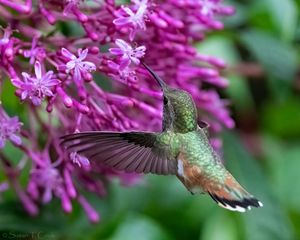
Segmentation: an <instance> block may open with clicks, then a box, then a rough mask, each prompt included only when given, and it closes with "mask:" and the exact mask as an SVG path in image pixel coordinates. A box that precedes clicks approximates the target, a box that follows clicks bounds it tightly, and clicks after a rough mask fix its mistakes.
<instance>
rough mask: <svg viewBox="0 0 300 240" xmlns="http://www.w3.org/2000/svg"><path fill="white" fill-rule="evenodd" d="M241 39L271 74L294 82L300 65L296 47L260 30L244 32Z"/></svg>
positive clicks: (288, 81) (289, 82)
mask: <svg viewBox="0 0 300 240" xmlns="http://www.w3.org/2000/svg"><path fill="white" fill-rule="evenodd" d="M241 40H242V43H243V44H244V45H245V46H246V47H247V48H248V49H249V50H250V52H251V53H252V55H253V57H255V58H256V59H257V60H258V61H259V62H260V63H261V64H262V65H263V67H264V68H265V70H266V71H267V73H268V74H270V76H273V77H275V78H277V79H279V80H285V82H286V83H288V84H289V85H290V84H291V83H292V82H293V80H294V77H295V74H296V71H297V67H298V61H297V53H296V51H295V49H293V48H292V47H291V46H289V45H287V44H285V43H284V42H282V41H280V40H279V39H277V38H276V37H274V36H272V35H271V34H269V33H266V32H262V31H259V30H250V31H246V32H243V33H242V34H241Z"/></svg>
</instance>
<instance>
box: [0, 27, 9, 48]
mask: <svg viewBox="0 0 300 240" xmlns="http://www.w3.org/2000/svg"><path fill="white" fill-rule="evenodd" d="M11 34H12V30H11V29H10V28H9V27H8V28H6V29H4V33H3V37H2V38H1V39H0V46H3V45H6V44H8V42H9V38H10V36H11Z"/></svg>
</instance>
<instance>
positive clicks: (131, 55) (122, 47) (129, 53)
mask: <svg viewBox="0 0 300 240" xmlns="http://www.w3.org/2000/svg"><path fill="white" fill-rule="evenodd" d="M115 43H116V45H117V46H118V47H119V48H110V49H109V52H110V53H111V54H113V55H116V56H121V63H120V69H121V70H122V69H125V68H126V67H128V66H129V64H130V63H131V62H133V63H134V64H136V65H138V64H140V60H139V59H140V58H141V57H143V56H144V55H145V51H146V47H145V46H139V47H137V48H132V47H131V46H130V45H129V44H128V43H127V42H125V41H124V40H122V39H117V40H116V42H115Z"/></svg>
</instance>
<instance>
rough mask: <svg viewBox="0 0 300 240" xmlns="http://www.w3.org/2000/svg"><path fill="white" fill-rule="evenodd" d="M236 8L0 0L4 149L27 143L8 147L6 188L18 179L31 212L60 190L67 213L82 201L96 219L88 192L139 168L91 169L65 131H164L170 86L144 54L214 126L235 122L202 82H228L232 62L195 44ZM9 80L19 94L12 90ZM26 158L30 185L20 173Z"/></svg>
mask: <svg viewBox="0 0 300 240" xmlns="http://www.w3.org/2000/svg"><path fill="white" fill-rule="evenodd" d="M118 2H119V1H118ZM12 10H13V11H12ZM233 12H234V10H233V9H232V8H231V7H226V6H224V5H223V3H222V1H221V0H166V1H160V0H131V2H130V3H127V4H126V5H125V1H124V5H122V4H117V3H116V1H114V0H104V1H96V0H95V1H88V0H86V1H84V0H62V1H61V0H49V1H44V0H36V1H32V0H25V1H23V3H20V1H19V0H11V1H7V0H0V18H1V19H2V21H1V22H2V23H4V22H6V23H7V25H5V26H2V27H1V29H0V94H1V99H2V98H3V101H2V102H1V104H0V149H3V148H5V146H6V145H7V144H12V145H13V146H14V147H15V148H18V149H19V150H20V151H21V152H22V157H21V158H20V159H14V160H13V161H12V158H15V155H14V154H10V152H9V151H3V152H0V160H1V163H2V165H1V166H2V167H1V169H3V171H4V173H5V174H6V177H7V179H6V180H5V181H2V182H1V183H0V193H1V192H4V191H6V190H7V188H8V186H11V187H12V188H14V189H15V191H16V193H17V195H18V197H19V198H20V201H21V202H22V204H23V205H24V207H25V209H26V210H27V211H28V213H30V214H32V215H35V214H37V213H38V211H39V205H40V204H46V203H48V202H49V201H51V200H52V199H53V198H54V197H55V198H58V199H60V200H61V205H62V208H63V210H64V211H65V212H71V211H72V202H73V201H78V202H79V203H80V204H81V205H82V207H83V209H84V210H85V211H86V213H87V216H88V218H89V219H90V220H91V221H92V222H97V221H98V220H99V213H97V212H96V211H95V210H94V208H93V207H92V206H91V205H90V203H89V201H88V199H87V198H86V197H85V193H86V191H90V192H93V193H95V194H97V195H99V196H101V197H103V196H104V195H105V194H106V190H105V189H106V185H107V184H108V183H109V181H108V180H109V179H111V178H112V177H117V178H119V179H120V181H121V183H122V184H132V183H135V182H136V180H137V178H138V177H139V176H137V175H135V174H125V173H123V172H118V171H115V170H113V169H108V168H104V167H103V166H96V167H92V168H91V167H90V162H89V160H88V159H86V158H84V157H82V156H80V155H78V154H77V153H71V154H68V153H66V152H65V151H64V149H62V148H61V146H60V140H59V138H60V136H62V135H64V134H67V133H73V132H78V131H84V130H114V131H130V130H154V131H158V130H160V128H161V118H162V111H161V109H162V107H161V97H162V96H161V92H160V91H159V89H158V86H156V84H155V81H154V80H153V79H152V78H151V77H150V76H149V74H148V73H147V71H146V70H145V69H144V68H143V67H142V66H141V65H140V61H141V58H143V61H145V62H146V63H147V64H148V65H149V66H151V68H153V69H154V71H156V72H157V73H158V75H160V77H162V78H163V79H164V80H165V81H166V82H167V83H168V84H170V85H171V86H173V87H179V88H182V89H185V90H187V91H189V92H190V93H191V94H192V96H193V98H194V99H195V102H196V104H197V107H198V108H199V109H200V110H201V119H203V120H205V121H207V122H209V123H210V125H211V128H212V131H214V132H219V131H220V130H221V129H222V128H223V127H224V126H225V127H227V128H232V127H233V126H234V122H233V120H232V119H231V118H230V115H229V112H228V110H227V108H226V101H224V100H222V99H221V98H220V96H219V95H218V93H217V91H216V90H215V88H210V89H208V88H207V87H205V88H204V87H203V85H204V84H205V85H207V84H208V85H211V86H215V87H219V88H224V87H226V86H227V81H226V80H225V79H223V78H222V77H221V76H220V71H219V70H220V69H222V68H224V67H225V66H226V65H225V63H224V62H223V61H222V60H221V59H218V58H215V57H212V56H207V55H203V54H201V53H199V52H197V50H196V49H195V48H194V47H193V45H194V43H196V42H199V41H202V40H203V39H204V37H205V33H206V32H209V31H213V30H219V29H222V28H223V24H222V22H220V20H219V19H220V17H221V16H226V15H231V14H233ZM24 19H28V21H24ZM74 26H76V27H75V28H74ZM74 32H75V33H74ZM107 78H109V79H111V83H112V85H110V84H107V80H106V79H107ZM9 85H10V86H11V88H14V89H15V95H16V96H7V94H10V92H9V91H6V89H5V87H9ZM7 101H10V102H7ZM11 102H14V104H11ZM12 106H19V107H16V108H15V109H14V108H12ZM20 109H24V110H23V111H21V112H20ZM13 115H15V116H13ZM11 116H13V117H11ZM216 140H217V139H215V142H216V143H217V144H216V145H218V144H219V141H216ZM9 142H10V143H9ZM18 161H19V164H17V165H16V164H15V163H16V162H18ZM12 162H13V163H14V164H12ZM27 165H28V166H30V177H29V179H28V183H27V187H26V189H23V188H22V187H21V186H20V184H19V182H18V180H19V176H20V173H21V172H22V171H25V169H27V168H25V166H27ZM11 172H14V174H10V173H11ZM8 182H9V183H10V184H9V185H8Z"/></svg>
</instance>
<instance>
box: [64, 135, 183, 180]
mask: <svg viewBox="0 0 300 240" xmlns="http://www.w3.org/2000/svg"><path fill="white" fill-rule="evenodd" d="M158 135H159V134H158V133H150V132H125V133H118V132H97V131H94V132H82V133H75V134H70V135H66V136H63V137H62V138H61V139H62V142H61V144H62V145H64V146H66V148H67V149H68V151H70V152H77V153H78V154H80V155H83V156H85V157H87V158H88V159H89V160H90V161H97V162H101V163H103V164H104V165H107V166H111V167H114V168H115V169H118V170H125V171H126V172H136V173H155V174H161V175H167V174H176V173H177V161H176V159H175V158H172V157H171V155H172V154H170V151H169V147H168V146H167V145H165V144H164V145H161V144H158V143H157V136H158Z"/></svg>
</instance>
